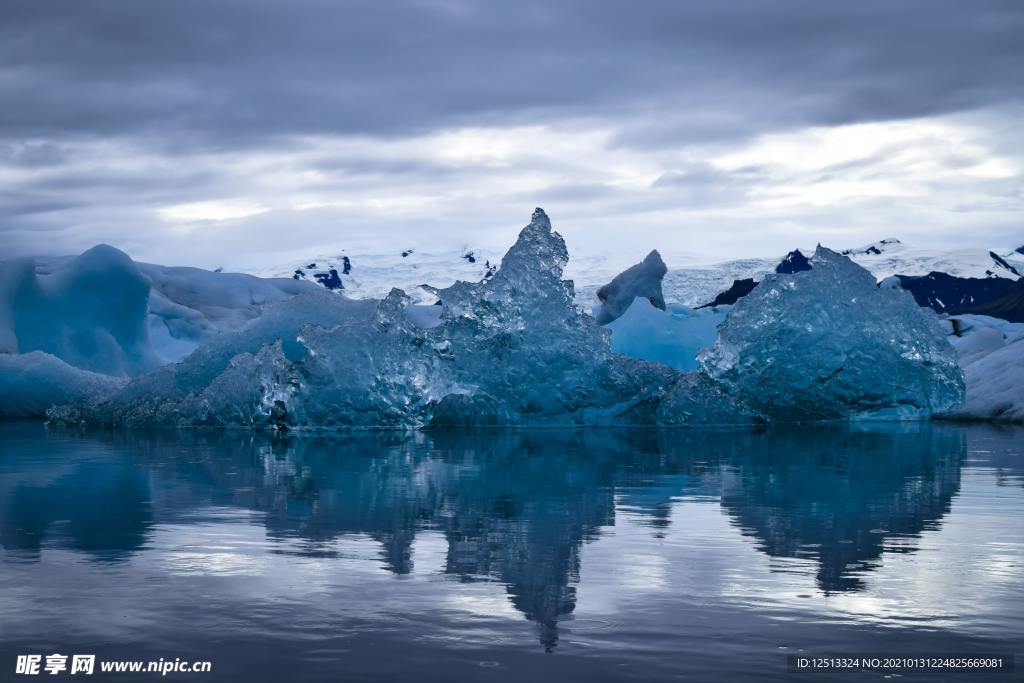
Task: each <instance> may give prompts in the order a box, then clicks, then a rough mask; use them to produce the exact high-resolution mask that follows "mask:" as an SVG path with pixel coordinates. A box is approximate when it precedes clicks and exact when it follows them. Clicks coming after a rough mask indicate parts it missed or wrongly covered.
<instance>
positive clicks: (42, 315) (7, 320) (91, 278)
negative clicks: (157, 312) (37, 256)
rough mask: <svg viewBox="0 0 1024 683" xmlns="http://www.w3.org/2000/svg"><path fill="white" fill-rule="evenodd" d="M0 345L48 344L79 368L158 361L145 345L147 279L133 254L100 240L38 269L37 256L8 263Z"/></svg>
mask: <svg viewBox="0 0 1024 683" xmlns="http://www.w3.org/2000/svg"><path fill="white" fill-rule="evenodd" d="M3 270H4V271H5V275H4V277H3V281H2V283H0V288H2V290H3V291H0V302H2V303H0V306H2V307H3V309H4V310H3V312H2V313H0V327H2V328H3V329H2V331H0V344H2V347H3V349H4V350H6V351H8V352H19V353H27V352H30V351H45V352H46V353H49V354H51V355H53V356H56V357H58V358H60V359H61V360H63V361H65V362H67V363H68V364H70V365H73V366H75V367H78V368H82V369H84V370H89V371H92V372H100V373H104V374H108V375H131V374H136V373H139V372H141V371H144V370H146V369H149V368H152V367H155V366H156V365H158V364H159V359H158V358H157V357H156V356H155V354H153V352H152V350H151V349H150V346H149V336H148V331H147V327H146V313H147V306H148V300H149V283H148V282H147V280H146V279H145V278H144V277H143V276H142V274H141V273H140V272H139V270H138V268H136V267H135V264H134V263H133V262H132V260H131V259H130V258H128V256H127V255H126V254H124V253H123V252H120V251H118V250H117V249H114V248H113V247H110V246H107V245H102V244H101V245H99V246H96V247H93V248H92V249H90V250H88V251H86V252H85V253H83V254H81V255H80V256H78V257H76V258H74V259H71V260H69V261H67V262H65V263H63V264H62V266H61V267H59V268H57V269H56V270H55V271H54V272H52V273H50V274H46V275H37V274H36V271H35V267H34V263H33V262H31V261H25V260H20V261H16V262H13V263H8V264H5V267H4V268H3Z"/></svg>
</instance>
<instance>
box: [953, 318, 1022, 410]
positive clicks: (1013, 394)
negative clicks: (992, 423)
mask: <svg viewBox="0 0 1024 683" xmlns="http://www.w3.org/2000/svg"><path fill="white" fill-rule="evenodd" d="M951 322H952V323H953V324H952V325H951V326H950V327H951V328H952V329H951V336H950V337H949V340H950V341H951V342H952V343H953V346H955V347H956V350H957V353H958V354H959V356H960V365H961V366H962V367H963V369H964V379H965V380H966V382H967V396H966V399H965V401H964V405H963V407H962V408H960V409H959V410H956V411H954V412H953V413H952V414H951V417H955V418H960V419H975V420H996V421H1015V422H1020V421H1024V323H1010V322H1007V321H1005V320H1001V319H999V318H992V317H989V316H984V315H960V316H956V317H955V318H952V319H951Z"/></svg>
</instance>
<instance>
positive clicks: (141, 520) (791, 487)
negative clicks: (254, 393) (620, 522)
mask: <svg viewBox="0 0 1024 683" xmlns="http://www.w3.org/2000/svg"><path fill="white" fill-rule="evenodd" d="M32 429H37V428H36V427H32ZM46 443H47V447H48V449H49V450H50V451H51V455H50V456H48V457H47V458H44V459H40V458H38V457H37V455H36V456H33V455H32V454H31V453H30V452H29V451H27V450H25V451H23V450H19V449H18V448H17V443H16V442H15V443H14V446H15V447H14V448H12V449H10V452H9V453H8V454H7V456H6V457H5V460H4V462H3V469H0V544H2V546H3V548H4V549H5V551H7V552H6V553H5V557H9V558H10V557H15V556H20V557H29V558H30V559H33V558H35V559H38V557H39V553H40V552H45V550H46V548H51V547H52V548H65V549H70V550H74V551H79V552H81V553H84V554H85V555H86V556H88V557H90V558H92V559H93V560H96V561H103V562H111V561H114V562H116V561H119V560H123V559H125V558H127V557H129V556H131V555H132V554H134V553H140V552H144V551H145V550H146V549H147V542H148V540H149V539H150V538H151V536H152V534H153V532H154V529H155V528H156V527H157V526H158V525H172V524H173V525H179V526H181V527H184V528H196V529H197V539H198V540H196V541H195V542H194V543H193V545H192V546H191V550H190V552H197V553H200V554H201V553H202V550H203V548H202V544H203V541H202V538H203V537H202V534H201V533H199V532H200V531H202V530H201V529H200V528H199V525H200V524H201V523H202V522H203V521H204V514H206V513H205V512H204V511H210V510H219V511H221V512H222V513H223V511H224V510H238V511H244V512H246V513H258V514H247V515H246V519H248V520H250V521H251V520H258V521H259V522H260V523H262V524H263V525H264V527H265V532H266V547H265V549H260V550H259V552H271V553H299V554H302V555H308V556H310V557H316V556H323V557H330V556H331V555H332V554H333V553H336V552H337V544H336V541H337V540H338V539H339V538H343V537H350V536H359V537H363V538H372V539H374V540H375V541H376V543H378V544H379V548H380V550H379V552H380V565H379V566H381V567H383V568H385V569H386V570H387V571H389V572H392V573H394V574H395V575H404V574H409V573H410V572H412V571H413V568H414V566H415V560H416V558H415V555H414V552H413V545H414V540H415V539H416V537H417V534H420V533H423V532H430V533H431V534H433V535H436V536H437V537H438V538H442V537H443V539H444V542H445V543H446V545H447V550H446V552H444V553H443V564H442V571H443V573H444V574H447V575H450V576H451V577H452V578H453V579H455V580H457V581H465V582H473V581H479V580H489V581H500V582H501V583H502V584H504V586H505V587H506V590H507V593H508V595H509V597H510V600H511V603H512V605H513V606H514V607H515V609H516V610H518V611H519V612H520V613H522V614H523V615H524V616H525V617H526V618H527V619H529V620H530V621H532V622H534V623H535V624H537V626H538V628H539V631H540V635H539V637H540V640H541V642H542V643H543V644H544V645H545V646H546V647H548V648H550V647H553V646H554V645H555V644H556V643H557V640H558V630H557V629H558V623H559V621H560V620H562V619H564V618H565V617H566V616H567V615H569V614H570V613H572V612H573V610H574V608H575V606H576V602H577V596H576V589H577V585H578V584H579V576H580V564H581V559H580V558H581V549H582V547H583V546H584V544H586V543H588V542H591V541H594V540H597V539H599V538H600V537H601V536H602V535H603V534H606V533H608V532H609V530H610V527H613V526H614V525H615V524H616V517H617V514H619V515H621V514H623V513H624V512H628V513H629V515H630V516H634V517H637V518H639V519H641V520H642V522H643V523H644V524H645V525H647V526H649V527H650V528H651V530H652V533H654V534H659V535H666V536H671V534H672V528H671V525H672V524H673V516H672V511H673V509H674V507H675V506H677V505H678V504H679V502H680V501H681V500H687V501H698V502H700V501H706V503H707V504H719V505H720V506H721V508H722V510H723V511H724V512H725V513H726V514H727V515H728V518H729V519H730V521H731V523H732V524H733V525H734V526H735V527H736V528H737V529H738V530H739V531H740V532H741V533H742V534H743V535H744V536H746V537H749V538H750V539H751V540H752V542H753V544H754V546H755V547H756V548H757V549H758V550H759V551H761V552H763V553H765V554H767V555H769V556H771V557H783V558H801V559H803V560H808V561H812V562H814V563H815V565H816V581H817V585H818V588H819V590H820V591H822V592H825V593H829V592H844V591H858V590H861V589H862V588H863V586H864V583H863V582H864V576H865V574H866V573H868V572H870V571H871V570H872V568H873V567H875V566H877V564H878V563H879V561H880V558H882V556H883V555H884V554H885V553H887V552H899V553H905V552H913V551H914V550H915V547H916V545H915V539H917V538H919V536H920V534H921V532H922V531H924V530H927V529H933V528H936V527H937V526H938V525H939V523H940V521H941V520H942V518H943V517H944V516H945V515H946V514H947V513H948V511H949V509H950V505H951V502H952V500H953V498H954V496H955V495H956V494H957V492H958V490H959V487H960V472H961V468H962V466H963V463H964V458H965V453H966V445H965V437H964V435H963V433H962V432H961V431H959V430H957V429H955V428H944V427H939V426H932V425H917V424H915V425H909V426H907V425H884V424H876V425H870V426H859V427H848V426H835V427H815V428H813V429H806V428H805V429H800V430H771V431H765V432H752V431H743V432H732V431H730V432H717V431H708V432H695V431H685V432H678V431H654V430H650V431H640V430H585V431H583V430H580V431H574V430H536V431H495V432H468V433H467V432H459V433H448V432H435V433H429V434H424V433H405V432H373V433H363V434H351V433H349V434H341V435H324V436H318V435H305V436H294V435H285V436H271V435H264V434H253V433H251V432H244V433H240V432H222V431H218V432H184V433H179V432H166V431H165V432H153V433H140V432H134V433H120V432H77V431H51V432H50V433H49V435H48V437H47V438H46ZM675 519H678V517H676V518H675ZM211 542H212V541H211ZM184 560H188V561H189V563H190V564H189V566H190V567H194V568H195V567H199V568H201V567H203V566H204V565H203V558H201V557H199V556H198V555H196V556H190V557H189V558H181V557H178V558H164V560H163V561H164V562H166V563H174V562H177V563H178V564H179V565H180V564H181V563H182V562H183V561H184ZM662 570H664V568H662ZM325 571H330V564H327V565H326V569H325Z"/></svg>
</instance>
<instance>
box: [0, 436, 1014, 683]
mask: <svg viewBox="0 0 1024 683" xmlns="http://www.w3.org/2000/svg"><path fill="white" fill-rule="evenodd" d="M0 453H2V455H0V548H2V549H0V615H2V618H0V661H2V662H3V663H4V666H5V667H7V666H8V665H9V664H10V665H11V666H13V664H12V663H13V662H14V659H15V656H16V655H18V654H22V653H42V654H49V653H52V652H58V653H64V654H71V653H80V652H81V653H96V654H97V656H98V657H101V658H103V657H105V658H110V659H158V658H160V657H163V658H169V659H173V658H176V657H180V658H182V659H193V660H210V661H211V662H212V666H213V671H214V672H215V673H216V680H237V681H286V680H324V681H327V680H331V681H338V680H363V681H370V680H388V681H522V680H536V681H541V680H552V681H555V680H557V681H604V680H608V681H613V680H634V681H674V680H697V681H706V680H718V679H732V680H743V679H748V678H759V679H762V680H788V681H792V680H808V681H809V680H823V679H824V680H827V677H822V676H821V675H819V674H814V675H804V674H794V673H790V672H789V671H788V670H787V659H786V658H787V655H803V654H807V655H832V654H864V653H887V652H891V653H900V654H907V653H919V654H923V653H942V654H951V653H952V654H955V653H961V654H972V653H1002V654H1012V653H1014V652H1017V653H1020V652H1021V651H1024V538H1022V535H1021V528H1022V520H1024V428H1019V427H1017V428H1013V427H994V426H987V425H957V424H929V423H904V424H899V423H880V424H870V425H852V426H851V425H843V426H815V427H802V428H788V429H771V430H765V431H757V430H746V431H683V430H632V429H588V430H555V429H549V430H545V429H538V430H496V431H474V432H465V431H462V432H444V431H439V432H430V433H423V432H404V431H380V432H361V433H345V434H302V435H297V434H294V433H286V434H283V435H274V434H269V433H263V432H250V431H229V430H225V431H217V430H210V431H201V430H200V431H173V430H156V431H149V432H144V431H103V430H97V431H91V430H75V429H54V428H47V427H45V426H43V425H41V424H38V423H7V424H3V425H0ZM1018 665H1019V663H1018ZM1015 675H1019V672H1018V673H1016V674H993V675H992V676H986V680H993V681H995V680H1008V679H1010V678H1012V677H1013V676H1015ZM852 676H853V678H856V679H857V680H865V678H866V679H867V680H875V679H877V680H883V678H884V676H883V675H882V674H880V673H878V674H875V673H867V674H853V675H852ZM143 677H145V675H141V676H137V677H134V678H133V677H130V676H122V677H121V679H124V680H128V679H129V678H132V679H133V680H135V679H141V678H143ZM149 677H150V678H152V674H151V675H150V676H149ZM202 678H203V675H202V674H180V675H178V677H177V678H176V677H175V675H173V674H172V675H170V676H167V677H164V680H201V679H202ZM834 678H835V680H851V675H850V674H835V676H834ZM904 678H908V679H915V678H916V677H915V676H913V675H906V676H904ZM920 678H921V679H922V680H925V679H926V680H941V679H942V678H941V677H937V676H936V675H935V674H928V675H922V676H920ZM970 678H971V674H967V675H963V674H951V675H950V676H949V680H968V679H970Z"/></svg>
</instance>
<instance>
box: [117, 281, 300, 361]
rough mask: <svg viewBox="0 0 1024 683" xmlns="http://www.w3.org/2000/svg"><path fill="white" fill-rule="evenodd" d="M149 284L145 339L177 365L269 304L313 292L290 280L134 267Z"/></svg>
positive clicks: (247, 320) (250, 318) (236, 327)
mask: <svg viewBox="0 0 1024 683" xmlns="http://www.w3.org/2000/svg"><path fill="white" fill-rule="evenodd" d="M136 266H137V267H138V269H139V272H141V273H142V274H143V276H144V277H145V278H146V279H147V280H148V281H149V283H150V296H149V318H148V321H147V325H148V328H149V340H150V344H151V346H152V348H153V351H154V352H155V353H156V355H157V356H158V357H159V358H160V359H161V361H163V362H175V361H179V360H181V359H182V358H184V357H185V356H187V355H188V354H189V353H191V352H192V351H194V350H195V349H196V348H198V347H199V346H200V345H201V344H203V343H205V342H206V341H207V340H208V339H210V338H211V337H213V336H214V335H216V334H218V333H220V332H222V331H224V330H237V329H239V328H241V327H244V326H245V325H246V323H248V322H249V321H250V320H252V319H254V318H257V317H259V316H260V315H261V314H262V313H263V310H264V309H265V308H266V307H267V306H268V305H269V304H271V303H273V302H276V301H284V300H286V299H290V298H291V297H293V296H295V295H296V294H299V293H301V292H307V291H312V290H315V289H317V288H318V287H317V285H315V284H313V283H312V282H302V281H296V280H293V279H291V278H258V277H254V276H252V275H245V274H243V273H221V272H214V271H209V270H203V269H201V268H186V267H170V266H159V265H153V264H149V263H137V264H136Z"/></svg>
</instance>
